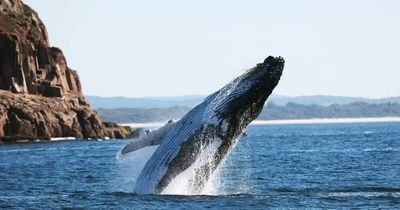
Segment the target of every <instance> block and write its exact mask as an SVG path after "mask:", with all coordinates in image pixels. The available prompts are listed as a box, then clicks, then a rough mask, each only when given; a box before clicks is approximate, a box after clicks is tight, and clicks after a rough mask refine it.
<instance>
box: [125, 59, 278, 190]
mask: <svg viewBox="0 0 400 210" xmlns="http://www.w3.org/2000/svg"><path fill="white" fill-rule="evenodd" d="M283 68H284V60H283V59H282V58H281V57H272V56H269V57H268V58H266V59H265V61H264V62H263V63H260V64H257V66H256V67H254V68H252V69H250V70H248V71H247V72H246V73H245V74H243V75H242V76H240V77H238V78H236V79H235V80H233V81H232V82H231V83H229V84H227V85H226V86H224V87H223V88H221V89H220V90H218V91H217V92H215V93H213V94H211V95H210V96H208V97H207V98H206V99H204V101H203V102H202V103H201V104H199V105H198V106H196V107H195V108H193V109H192V110H191V111H190V112H188V113H187V114H186V115H185V116H184V117H183V118H182V119H181V120H179V121H178V122H175V123H170V124H167V125H166V126H164V127H163V128H161V129H160V130H159V131H156V133H157V135H154V136H156V138H152V137H150V138H147V139H142V140H140V141H139V142H142V143H131V145H130V146H129V145H127V146H126V147H125V148H124V149H123V150H122V151H124V152H125V153H128V152H131V151H135V150H137V149H140V148H143V147H145V146H147V145H154V144H158V143H159V144H160V145H159V147H158V148H157V150H156V151H155V152H154V154H153V155H152V156H151V158H150V159H149V161H148V162H147V163H146V165H145V167H144V168H143V170H142V171H141V173H140V175H139V177H138V179H137V181H136V185H135V188H134V191H135V193H139V194H159V193H166V194H169V193H171V192H172V193H176V192H180V193H185V194H199V193H201V191H202V190H203V188H204V186H205V184H206V183H207V181H208V180H209V178H210V177H211V175H212V174H213V173H214V171H215V170H216V169H217V168H218V166H219V164H220V163H221V161H222V160H223V159H224V158H225V157H226V155H227V154H228V153H229V151H230V150H231V148H232V147H233V146H234V145H235V143H236V141H237V139H238V138H239V137H240V135H241V134H242V133H243V131H244V129H245V128H246V127H247V126H248V125H249V124H250V122H251V121H253V120H254V119H255V118H257V116H258V115H259V114H260V112H261V111H262V109H263V107H264V104H265V101H266V100H267V98H268V97H269V95H270V94H271V93H272V91H273V90H274V88H275V87H276V85H277V84H278V82H279V80H280V77H281V75H282V71H283ZM150 134H151V133H150ZM146 141H149V142H151V143H144V142H146ZM176 194H178V193H176Z"/></svg>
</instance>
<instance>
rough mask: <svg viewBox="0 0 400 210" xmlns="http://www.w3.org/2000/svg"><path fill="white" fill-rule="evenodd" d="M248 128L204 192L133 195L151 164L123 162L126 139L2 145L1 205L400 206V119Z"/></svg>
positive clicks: (0, 155)
mask: <svg viewBox="0 0 400 210" xmlns="http://www.w3.org/2000/svg"><path fill="white" fill-rule="evenodd" d="M247 133H248V136H247V137H243V138H242V139H241V140H240V142H239V143H238V145H237V146H236V148H235V149H234V151H232V153H231V155H230V156H229V158H228V159H227V160H226V162H225V164H224V165H223V167H222V168H221V170H220V172H219V175H218V176H217V177H216V179H215V180H216V183H217V184H216V185H215V189H214V190H215V195H203V196H184V195H176V196H162V195H135V194H133V193H131V190H132V187H133V184H134V178H135V174H137V173H138V170H137V168H138V167H140V165H143V164H144V163H143V161H141V160H139V159H140V158H142V157H133V158H132V159H129V160H125V161H123V162H119V161H117V160H116V159H115V155H116V153H117V152H118V151H119V150H120V149H121V147H123V146H124V145H125V144H126V143H127V141H103V142H96V141H64V142H51V143H24V144H0V208H33V209H48V208H82V209H92V208H107V209H108V208H111V209H112V208H114V209H124V208H133V209H135V208H136V209H154V208H156V209H202V208H215V209H238V208H240V209H265V208H269V207H283V208H310V207H313V208H347V207H355V208H357V207H361V208H377V207H381V208H400V123H365V124H325V125H322V124H321V125H317V124H315V125H254V126H250V127H249V128H248V130H247ZM148 153H149V152H145V155H146V154H147V155H148ZM135 158H136V159H137V160H135ZM141 162H142V163H141Z"/></svg>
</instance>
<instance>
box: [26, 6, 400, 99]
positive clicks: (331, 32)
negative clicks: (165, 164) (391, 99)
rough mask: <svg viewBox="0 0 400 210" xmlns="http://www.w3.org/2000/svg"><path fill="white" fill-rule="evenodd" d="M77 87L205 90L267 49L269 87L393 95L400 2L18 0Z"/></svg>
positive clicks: (119, 92) (92, 90) (107, 91)
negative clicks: (272, 62)
mask: <svg viewBox="0 0 400 210" xmlns="http://www.w3.org/2000/svg"><path fill="white" fill-rule="evenodd" d="M24 2H25V3H27V4H29V5H30V6H31V7H32V8H33V9H35V10H36V11H38V12H39V15H40V17H41V19H42V20H43V21H44V23H45V24H46V26H47V29H48V32H49V36H50V42H51V44H52V45H53V46H57V47H60V48H61V49H63V51H64V53H65V55H66V57H67V61H68V65H69V66H70V67H71V68H73V69H76V70H78V73H79V75H80V77H81V80H82V83H83V89H84V94H86V95H99V96H129V97H142V96H177V95H193V94H201V95H206V94H209V93H211V92H213V91H215V90H217V89H219V88H220V87H222V86H223V85H224V84H225V83H227V82H229V81H231V80H232V79H233V78H234V77H236V76H239V75H240V74H242V73H243V72H244V71H245V70H246V69H248V68H251V67H253V66H254V65H255V64H257V63H259V62H262V61H263V59H264V58H265V57H267V56H268V55H274V56H282V57H284V58H285V60H286V69H285V72H284V75H283V77H282V80H281V83H280V84H279V86H278V87H277V89H276V90H275V93H276V94H281V95H289V96H298V95H316V94H323V95H343V96H362V97H371V98H377V97H387V96H398V95H400V83H399V78H400V61H399V60H400V39H399V37H400V27H399V20H400V1H397V0H385V1H383V0H381V1H379V0H375V1H370V0H336V1H319V0H303V1H295V0H292V1H288V0H280V1H267V0H260V1H253V0H249V1H235V0H222V1H215V0H202V1H187V0H186V1H184V0H182V1H176V0H170V1H152V0H149V1H133V0H118V1H106V0H68V1H66V0H51V1H40V0H25V1H24Z"/></svg>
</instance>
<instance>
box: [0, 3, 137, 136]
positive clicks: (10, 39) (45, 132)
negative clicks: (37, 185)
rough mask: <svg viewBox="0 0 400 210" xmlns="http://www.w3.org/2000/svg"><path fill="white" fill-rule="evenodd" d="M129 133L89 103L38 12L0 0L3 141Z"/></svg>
mask: <svg viewBox="0 0 400 210" xmlns="http://www.w3.org/2000/svg"><path fill="white" fill-rule="evenodd" d="M128 135H130V130H129V129H126V128H122V127H119V126H117V125H116V124H113V123H103V122H102V121H101V120H100V117H99V115H98V113H97V112H96V111H94V110H93V109H92V108H91V107H90V105H89V104H88V103H87V102H86V100H85V98H84V96H83V94H82V88H81V83H80V80H79V76H78V74H77V72H76V71H74V70H72V69H70V68H69V67H68V65H67V61H66V59H65V57H64V55H63V53H62V51H61V50H60V49H58V48H55V47H51V46H50V43H49V39H48V35H47V30H46V27H45V26H44V24H43V23H42V21H41V20H40V19H39V17H38V14H37V13H36V12H35V11H33V10H32V9H31V8H30V7H29V6H27V5H25V4H24V3H23V2H22V1H21V0H0V140H16V139H50V138H52V137H76V138H79V139H82V138H104V137H110V138H125V137H127V136H128Z"/></svg>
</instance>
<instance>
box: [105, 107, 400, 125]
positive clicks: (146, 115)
mask: <svg viewBox="0 0 400 210" xmlns="http://www.w3.org/2000/svg"><path fill="white" fill-rule="evenodd" d="M190 109H191V108H190V107H185V106H174V107H169V108H116V109H105V108H99V109H97V110H98V111H99V113H100V116H101V118H102V119H103V120H107V121H111V122H116V123H150V122H166V121H167V120H169V119H171V118H172V119H179V118H181V117H182V116H183V115H184V114H186V113H187V112H188V111H189V110H190ZM374 117H379V118H381V117H400V104H399V103H391V102H388V103H380V104H374V103H372V104H371V103H366V102H353V103H349V104H332V105H329V106H321V105H304V104H297V103H293V102H289V103H287V104H286V105H284V106H280V105H277V104H276V103H273V102H270V103H268V105H267V106H266V107H265V108H264V110H263V111H262V113H261V114H260V116H259V117H258V118H257V120H292V119H318V118H324V119H338V118H374Z"/></svg>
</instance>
